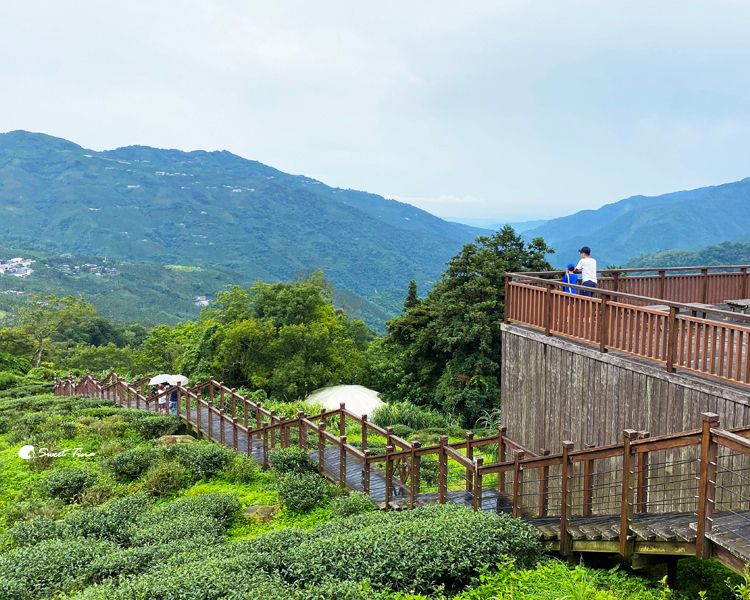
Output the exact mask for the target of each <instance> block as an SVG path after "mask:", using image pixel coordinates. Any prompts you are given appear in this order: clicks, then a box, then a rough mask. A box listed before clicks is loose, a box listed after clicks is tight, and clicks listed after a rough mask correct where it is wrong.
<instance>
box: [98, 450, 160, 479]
mask: <svg viewBox="0 0 750 600" xmlns="http://www.w3.org/2000/svg"><path fill="white" fill-rule="evenodd" d="M156 459H157V455H156V452H154V450H153V449H151V448H145V447H143V446H136V447H135V448H131V449H130V450H125V451H124V452H120V454H116V455H115V456H113V457H112V458H108V459H106V460H105V461H104V468H105V469H107V470H108V471H110V472H111V473H112V475H113V476H114V477H115V479H118V480H120V481H128V480H131V479H137V478H138V477H140V476H141V474H142V473H143V472H144V471H146V470H147V469H148V468H149V467H150V466H151V465H152V464H153V463H154V462H156Z"/></svg>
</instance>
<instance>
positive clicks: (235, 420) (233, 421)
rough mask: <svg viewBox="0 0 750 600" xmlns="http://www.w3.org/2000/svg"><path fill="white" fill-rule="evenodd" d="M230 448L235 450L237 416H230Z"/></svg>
mask: <svg viewBox="0 0 750 600" xmlns="http://www.w3.org/2000/svg"><path fill="white" fill-rule="evenodd" d="M232 448H234V449H235V450H237V417H234V418H232Z"/></svg>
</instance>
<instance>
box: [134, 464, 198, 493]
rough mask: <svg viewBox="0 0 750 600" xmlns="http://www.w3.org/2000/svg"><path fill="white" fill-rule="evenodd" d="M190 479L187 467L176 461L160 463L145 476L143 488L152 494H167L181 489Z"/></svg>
mask: <svg viewBox="0 0 750 600" xmlns="http://www.w3.org/2000/svg"><path fill="white" fill-rule="evenodd" d="M189 480H190V474H189V473H188V472H187V470H186V469H185V467H183V466H182V465H181V464H179V463H176V462H165V463H158V464H156V465H154V466H152V467H151V468H150V469H149V470H148V471H147V472H146V475H145V477H144V478H143V490H144V491H145V492H146V493H147V494H151V495H152V496H167V495H169V494H171V493H173V492H176V491H178V490H181V489H182V488H183V487H185V485H187V484H188V482H189Z"/></svg>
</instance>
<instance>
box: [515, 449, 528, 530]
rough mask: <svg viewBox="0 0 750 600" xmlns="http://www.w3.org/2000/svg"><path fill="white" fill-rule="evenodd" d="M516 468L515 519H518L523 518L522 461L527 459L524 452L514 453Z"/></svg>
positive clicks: (517, 451)
mask: <svg viewBox="0 0 750 600" xmlns="http://www.w3.org/2000/svg"><path fill="white" fill-rule="evenodd" d="M513 454H514V455H515V456H514V460H515V466H514V468H513V517H514V518H518V517H520V516H521V511H522V508H523V507H522V506H521V496H520V494H522V493H523V466H522V465H521V461H523V459H524V458H525V457H526V453H525V452H524V451H523V450H514V451H513Z"/></svg>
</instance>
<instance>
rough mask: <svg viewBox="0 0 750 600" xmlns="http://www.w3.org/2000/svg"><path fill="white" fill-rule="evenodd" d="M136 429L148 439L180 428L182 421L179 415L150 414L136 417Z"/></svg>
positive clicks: (168, 433)
mask: <svg viewBox="0 0 750 600" xmlns="http://www.w3.org/2000/svg"><path fill="white" fill-rule="evenodd" d="M133 425H134V426H135V429H136V431H137V432H138V433H140V434H141V435H142V436H143V437H144V438H146V439H147V440H150V439H153V438H158V437H161V436H163V435H170V434H172V433H175V432H176V431H178V430H179V429H180V425H181V421H180V419H179V417H177V415H148V416H146V417H143V418H140V419H136V420H135V422H134V423H133Z"/></svg>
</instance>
